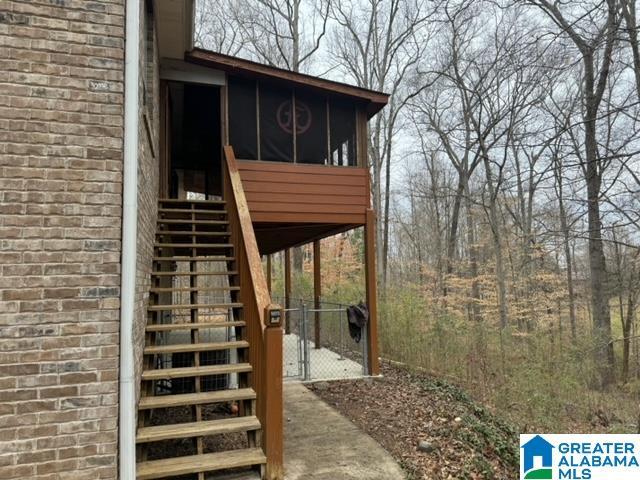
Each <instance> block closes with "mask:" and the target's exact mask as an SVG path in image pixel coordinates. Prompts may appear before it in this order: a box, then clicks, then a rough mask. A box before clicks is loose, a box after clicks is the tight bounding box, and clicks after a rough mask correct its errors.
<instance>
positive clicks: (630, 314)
mask: <svg viewBox="0 0 640 480" xmlns="http://www.w3.org/2000/svg"><path fill="white" fill-rule="evenodd" d="M634 294H635V292H633V291H629V294H628V297H627V319H626V321H624V322H623V324H622V332H623V339H622V383H627V382H628V381H629V360H630V357H631V325H633V323H634V322H635V309H636V304H635V303H636V302H635V299H634Z"/></svg>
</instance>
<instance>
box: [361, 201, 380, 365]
mask: <svg viewBox="0 0 640 480" xmlns="http://www.w3.org/2000/svg"><path fill="white" fill-rule="evenodd" d="M365 222H366V223H365V226H364V257H365V283H366V286H367V306H368V307H369V324H368V326H367V341H368V346H369V352H368V356H369V375H379V374H380V364H379V360H378V290H377V280H376V213H375V211H374V210H372V209H368V210H367V214H366V219H365Z"/></svg>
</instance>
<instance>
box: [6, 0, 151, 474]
mask: <svg viewBox="0 0 640 480" xmlns="http://www.w3.org/2000/svg"><path fill="white" fill-rule="evenodd" d="M143 12H144V9H143ZM141 48H142V46H141ZM123 58H124V0H101V1H85V0H50V1H47V0H31V1H14V0H4V1H2V2H0V272H1V275H0V346H1V347H0V478H2V479H3V480H4V479H12V478H20V479H25V478H29V479H57V478H64V479H112V478H116V477H117V454H118V452H117V427H118V425H117V422H118V361H119V338H118V337H119V335H118V332H119V306H120V289H119V285H120V255H121V245H120V239H121V221H122V218H121V216H122V206H121V205H122V141H123V78H124V63H123ZM154 82H156V80H155V79H154ZM156 92H157V89H156ZM153 108H155V106H154V107H153ZM141 115H142V113H141ZM152 117H153V118H152V122H157V114H156V115H155V116H152ZM141 118H142V117H141ZM153 128H155V130H153ZM153 128H152V135H151V136H148V135H147V133H146V130H145V127H144V124H143V123H141V131H140V139H141V146H140V151H141V158H140V172H139V183H140V186H141V190H140V196H139V202H140V212H139V223H140V226H139V237H140V238H141V242H140V244H139V246H138V289H137V320H138V324H140V322H141V321H144V320H140V319H141V318H142V319H145V318H146V315H145V313H144V311H145V310H146V304H145V302H146V298H147V290H148V283H149V280H148V271H149V268H150V255H151V251H152V249H151V247H150V245H151V244H150V242H152V241H153V234H152V230H154V229H155V215H156V211H155V208H156V202H155V195H156V193H155V192H157V167H156V160H155V158H154V157H153V155H151V150H152V149H151V147H150V142H151V141H153V142H157V133H154V132H157V128H156V127H153ZM155 151H156V153H157V148H156V149H155ZM137 330H138V331H139V330H140V327H138V328H137ZM138 340H140V337H138ZM138 353H139V352H138ZM138 363H139V362H138Z"/></svg>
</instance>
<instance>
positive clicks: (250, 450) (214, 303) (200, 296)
mask: <svg viewBox="0 0 640 480" xmlns="http://www.w3.org/2000/svg"><path fill="white" fill-rule="evenodd" d="M158 217H159V220H158V229H157V233H156V243H155V247H154V258H153V272H152V287H151V290H150V298H149V313H148V322H147V327H146V340H145V341H146V347H145V349H144V365H143V372H142V391H141V395H142V396H141V400H140V404H139V409H138V433H137V448H138V452H137V453H138V455H137V456H138V464H137V478H138V479H139V480H147V479H155V478H176V479H177V478H179V479H194V480H195V479H197V480H208V479H228V480H232V479H233V480H245V479H260V478H262V477H263V475H264V464H265V462H266V458H265V456H264V453H263V450H262V448H261V446H260V437H261V425H260V422H259V421H258V419H257V418H256V393H255V392H254V390H253V389H251V388H250V387H249V385H250V378H249V375H250V374H251V370H252V366H251V365H250V364H249V363H248V348H249V343H248V342H247V341H246V340H245V338H246V336H245V334H244V330H245V328H244V327H245V323H244V322H243V320H242V318H243V317H242V304H241V303H238V301H237V300H238V297H239V295H238V293H239V290H240V288H241V287H242V286H241V285H239V284H238V283H239V275H238V272H237V271H236V270H235V268H236V262H235V258H234V247H233V242H232V240H233V239H232V238H231V237H230V233H229V227H228V221H227V212H226V210H225V203H224V202H223V201H204V200H173V199H172V200H160V202H159V210H158Z"/></svg>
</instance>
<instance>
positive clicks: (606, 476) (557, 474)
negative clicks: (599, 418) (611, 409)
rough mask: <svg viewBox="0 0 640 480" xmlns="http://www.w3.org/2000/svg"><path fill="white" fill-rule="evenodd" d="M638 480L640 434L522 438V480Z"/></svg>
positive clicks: (527, 436) (547, 435) (531, 436)
mask: <svg viewBox="0 0 640 480" xmlns="http://www.w3.org/2000/svg"><path fill="white" fill-rule="evenodd" d="M534 479H538V480H638V479H640V435H637V434H562V435H555V434H554V435H551V434H544V435H537V434H533V435H531V434H529V435H520V480H534Z"/></svg>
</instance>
